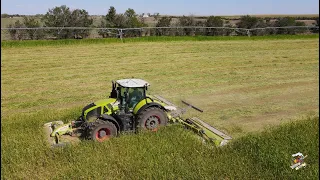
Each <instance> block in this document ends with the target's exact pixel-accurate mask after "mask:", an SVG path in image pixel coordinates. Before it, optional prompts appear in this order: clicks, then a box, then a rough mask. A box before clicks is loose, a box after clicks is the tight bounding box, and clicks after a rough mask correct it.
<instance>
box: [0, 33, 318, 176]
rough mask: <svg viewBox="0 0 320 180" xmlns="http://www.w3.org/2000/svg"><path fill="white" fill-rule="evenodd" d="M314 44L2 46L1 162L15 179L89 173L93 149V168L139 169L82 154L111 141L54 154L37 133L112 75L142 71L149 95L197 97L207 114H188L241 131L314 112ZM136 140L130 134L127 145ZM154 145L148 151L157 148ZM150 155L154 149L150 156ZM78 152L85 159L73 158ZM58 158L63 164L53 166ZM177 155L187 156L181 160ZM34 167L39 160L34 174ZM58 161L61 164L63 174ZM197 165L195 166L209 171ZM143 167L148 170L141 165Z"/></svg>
mask: <svg viewBox="0 0 320 180" xmlns="http://www.w3.org/2000/svg"><path fill="white" fill-rule="evenodd" d="M318 48H319V42H318V39H296V40H266V41H201V42H194V41H193V42H137V43H124V44H119V43H111V44H90V45H88V44H87V45H69V46H61V47H57V46H54V47H52V46H43V47H25V48H2V61H1V68H2V71H1V86H2V88H1V93H2V96H1V100H2V101H1V111H2V112H1V123H2V126H1V129H2V132H1V135H2V140H1V144H2V147H3V150H4V151H2V152H1V154H2V157H3V158H2V164H5V165H6V167H2V170H4V172H5V173H7V176H6V177H11V178H12V177H15V178H17V177H19V178H23V179H29V178H31V177H33V176H34V177H37V178H43V177H46V175H48V176H50V175H51V176H52V175H54V174H55V175H57V173H58V175H59V177H63V176H65V177H72V175H75V174H77V172H75V171H79V174H85V172H84V171H88V173H92V172H89V171H90V170H92V169H90V167H88V168H87V166H86V165H83V164H89V163H91V161H90V157H91V158H93V160H95V161H94V162H95V163H94V166H95V167H99V168H100V169H101V168H106V169H105V170H106V172H109V171H110V172H111V171H113V172H112V175H114V177H116V176H119V178H121V177H132V176H131V175H130V174H126V173H127V172H132V171H134V168H133V167H131V166H130V165H128V166H129V167H131V168H133V169H128V170H125V171H124V169H125V166H126V163H127V162H126V161H120V160H116V159H113V160H114V161H113V163H116V164H112V165H111V166H106V165H105V163H104V162H99V163H98V162H96V161H98V159H96V158H94V157H93V155H92V154H91V155H89V156H88V158H87V159H86V158H85V157H84V155H81V153H80V150H81V151H83V153H87V154H90V152H91V153H92V151H93V149H95V150H96V155H103V154H104V152H103V149H104V148H103V147H102V146H108V147H109V143H107V144H105V145H101V147H98V146H99V145H93V144H91V143H89V144H86V143H84V144H82V145H81V146H83V147H81V148H80V147H76V148H80V149H79V150H71V149H67V150H66V151H63V150H57V151H55V152H53V151H46V148H45V147H44V144H43V140H42V138H41V137H40V136H39V137H38V136H37V135H38V134H41V126H42V124H43V123H45V122H47V121H52V120H56V119H57V118H59V119H62V120H64V121H69V120H71V119H73V118H76V117H77V116H78V115H80V111H81V107H82V106H84V105H86V104H87V103H90V102H91V101H95V100H99V99H101V98H106V97H107V96H108V93H109V91H110V89H111V85H110V83H111V80H115V79H121V78H130V77H135V78H142V79H145V80H147V81H149V82H150V83H151V88H150V91H151V93H153V94H160V95H163V96H164V97H166V98H168V99H170V100H172V101H173V102H174V103H177V104H179V105H181V103H180V102H179V101H180V99H185V100H187V101H189V102H191V103H192V104H194V105H196V106H198V107H200V108H202V109H204V111H205V113H203V114H199V113H196V112H190V113H188V114H189V115H196V116H198V117H200V118H201V119H203V120H204V121H206V122H208V123H209V124H211V125H213V126H215V127H218V128H220V129H222V130H224V131H226V132H228V134H230V135H231V136H233V137H235V138H237V137H240V136H243V135H245V134H246V133H248V132H252V131H260V130H262V129H263V128H265V127H266V126H268V125H276V124H280V123H283V122H287V121H290V120H292V119H296V118H300V117H303V116H309V115H316V114H318V108H319V107H318V105H319V95H318V92H319V59H318V53H319V49H318ZM19 129H20V130H19ZM155 136H158V135H155ZM128 138H129V139H131V140H132V139H133V141H135V140H137V139H134V138H132V137H131V136H130V137H128ZM137 138H138V140H139V138H142V137H141V136H139V137H137ZM122 140H124V141H125V138H122ZM118 141H120V140H115V141H112V142H110V143H111V144H113V143H115V144H116V143H117V142H118ZM142 141H148V140H147V139H143V140H142ZM132 143H133V142H127V144H128V146H130V144H132ZM164 143H166V142H164ZM184 143H189V142H184ZM121 144H122V145H123V143H121ZM146 144H147V142H146ZM166 145H167V144H166ZM183 145H184V146H185V145H186V144H183ZM193 146H194V145H193ZM193 146H192V147H193ZM119 148H120V147H119ZM139 148H141V147H140V146H139ZM150 148H151V150H152V146H150ZM130 149H131V148H128V147H127V150H123V151H120V152H119V153H124V154H123V155H119V156H124V157H129V156H130V155H129V150H130ZM168 149H170V147H169V148H168ZM113 150H115V149H113ZM131 150H132V149H131ZM140 150H141V151H144V150H145V149H140ZM127 151H128V152H127ZM154 151H155V152H157V150H155V149H154ZM113 153H115V151H114V152H113ZM126 153H127V154H126ZM175 153H178V152H171V154H170V153H168V156H166V158H168V160H169V159H170V156H172V157H171V158H174V157H176V156H175ZM179 153H185V152H179ZM55 154H56V155H55ZM72 154H77V155H78V156H79V157H77V158H76V157H73V156H72ZM117 156H118V155H117ZM149 156H150V157H149ZM154 156H155V155H154V154H152V153H151V154H149V155H148V156H147V157H146V159H147V160H148V159H149V160H150V159H152V158H155V157H154ZM199 156H200V155H199ZM26 157H30V158H26ZM81 157H82V158H81ZM108 157H110V156H109V155H108ZM59 158H61V159H64V160H65V161H62V160H59ZM79 158H80V159H82V161H81V163H80V162H77V161H78V160H79ZM177 158H182V156H179V157H177ZM40 159H41V161H40ZM103 159H104V160H105V161H106V162H108V160H107V159H105V158H103ZM134 159H135V158H134V157H132V158H131V160H134ZM54 161H57V162H58V163H59V164H54V165H52V163H56V162H54ZM176 161H177V162H183V159H177V160H176ZM84 162H85V163H84ZM129 162H131V161H130V160H129ZM132 162H134V161H132ZM152 162H153V163H155V164H153V165H152V163H151V162H150V163H149V165H152V166H155V168H159V167H158V166H160V165H161V164H157V161H156V159H155V161H152ZM159 162H160V161H159ZM39 163H40V164H39ZM41 163H42V164H41ZM68 163H69V165H70V164H72V165H75V169H77V167H78V170H74V169H72V167H70V166H69V165H67V164H68ZM79 163H80V164H79ZM137 163H138V165H137V166H139V167H143V166H144V165H145V164H144V163H143V162H142V161H141V162H140V161H139V162H137ZM139 163H140V164H139ZM172 163H173V164H174V163H175V162H172ZM196 163H200V162H196ZM140 165H141V166H140ZM185 165H187V164H185ZM30 166H37V167H39V168H38V169H37V172H35V171H34V170H32V169H30ZM60 166H61V167H63V166H65V168H64V169H62V170H61V171H60V172H58V170H60V169H61V168H60ZM119 167H120V169H122V171H119V172H118V171H117V170H116V168H119ZM121 167H122V168H121ZM99 168H98V169H95V170H93V171H96V173H98V174H96V175H94V177H96V176H98V175H99V173H101V172H102V171H100V170H99ZM148 168H149V167H148ZM162 168H164V167H161V168H160V169H162ZM185 168H186V169H188V167H185ZM190 168H191V167H190ZM199 168H200V169H199ZM199 168H197V170H198V171H201V170H204V169H201V168H202V167H199ZM131 170H132V171H131ZM162 170H164V169H162ZM81 171H82V172H81ZM168 171H169V172H171V173H173V174H171V175H170V174H169V175H168V176H162V177H166V178H170V177H171V178H173V177H174V176H173V175H174V172H175V171H177V172H176V173H179V172H186V171H185V170H183V169H179V168H177V169H176V170H175V171H174V172H173V171H172V170H169V169H168ZM21 172H25V174H21ZM64 172H65V173H66V174H64ZM15 173H16V174H15ZM68 173H70V174H68ZM137 173H138V174H140V175H147V174H145V173H146V172H144V171H142V170H138V172H137ZM153 173H156V174H157V172H153ZM8 174H11V175H8ZM13 174H15V175H13ZM63 174H64V175H63ZM102 174H103V173H102ZM2 177H4V176H2Z"/></svg>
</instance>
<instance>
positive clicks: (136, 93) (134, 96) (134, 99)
mask: <svg viewBox="0 0 320 180" xmlns="http://www.w3.org/2000/svg"><path fill="white" fill-rule="evenodd" d="M143 97H144V96H143V88H130V89H129V108H133V107H134V106H135V105H136V104H137V103H138V102H140V101H141V100H142V99H143Z"/></svg>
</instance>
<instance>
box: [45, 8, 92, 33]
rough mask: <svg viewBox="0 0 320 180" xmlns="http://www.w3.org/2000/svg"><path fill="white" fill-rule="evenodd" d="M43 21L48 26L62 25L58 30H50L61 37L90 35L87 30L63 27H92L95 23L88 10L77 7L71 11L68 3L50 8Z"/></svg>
mask: <svg viewBox="0 0 320 180" xmlns="http://www.w3.org/2000/svg"><path fill="white" fill-rule="evenodd" d="M42 21H43V23H44V25H45V26H46V27H61V29H60V30H58V31H57V30H51V31H49V33H50V34H52V35H53V36H55V37H57V38H60V39H61V38H63V39H67V38H76V37H77V36H82V37H86V36H87V35H88V32H86V31H83V30H82V31H83V32H82V31H81V30H80V31H79V30H74V29H63V27H90V26H91V25H92V23H93V20H92V19H91V18H89V14H88V12H87V11H86V10H84V9H82V10H80V9H76V10H73V11H71V10H70V8H69V7H67V6H66V5H62V6H60V7H54V8H52V9H49V11H48V12H47V13H46V14H45V15H44V17H43V18H42Z"/></svg>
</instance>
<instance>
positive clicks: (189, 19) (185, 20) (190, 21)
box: [178, 16, 196, 36]
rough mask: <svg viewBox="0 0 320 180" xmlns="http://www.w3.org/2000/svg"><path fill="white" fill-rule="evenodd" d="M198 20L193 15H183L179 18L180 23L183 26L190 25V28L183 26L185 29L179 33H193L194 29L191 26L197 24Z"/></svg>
mask: <svg viewBox="0 0 320 180" xmlns="http://www.w3.org/2000/svg"><path fill="white" fill-rule="evenodd" d="M195 24H196V21H195V18H194V17H193V16H182V17H179V19H178V25H179V26H182V27H189V28H183V31H182V32H180V33H179V35H188V36H189V35H192V33H193V29H192V28H190V27H192V26H195Z"/></svg>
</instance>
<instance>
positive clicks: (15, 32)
mask: <svg viewBox="0 0 320 180" xmlns="http://www.w3.org/2000/svg"><path fill="white" fill-rule="evenodd" d="M24 27H25V25H24V24H23V23H22V22H20V21H19V20H18V21H16V22H14V24H9V25H8V28H13V29H10V30H9V34H10V36H11V39H12V40H22V39H25V38H26V37H27V34H26V33H25V30H22V29H15V28H24Z"/></svg>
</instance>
